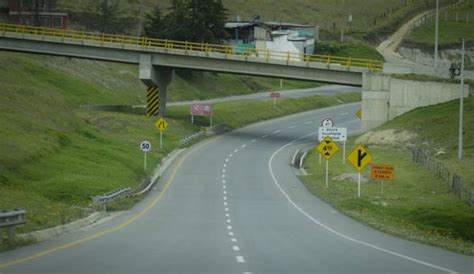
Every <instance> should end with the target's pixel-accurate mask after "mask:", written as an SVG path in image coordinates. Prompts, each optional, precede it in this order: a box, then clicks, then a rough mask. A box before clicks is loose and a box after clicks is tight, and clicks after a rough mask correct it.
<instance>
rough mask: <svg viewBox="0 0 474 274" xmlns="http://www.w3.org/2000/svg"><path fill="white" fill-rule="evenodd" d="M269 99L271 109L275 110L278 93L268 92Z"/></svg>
mask: <svg viewBox="0 0 474 274" xmlns="http://www.w3.org/2000/svg"><path fill="white" fill-rule="evenodd" d="M270 97H271V98H273V108H276V101H277V99H278V98H280V93H279V92H270Z"/></svg>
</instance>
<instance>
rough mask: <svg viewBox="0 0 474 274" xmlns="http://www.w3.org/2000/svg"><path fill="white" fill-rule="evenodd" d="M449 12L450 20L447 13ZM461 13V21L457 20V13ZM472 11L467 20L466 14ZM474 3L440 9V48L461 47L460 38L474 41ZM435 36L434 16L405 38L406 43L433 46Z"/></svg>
mask: <svg viewBox="0 0 474 274" xmlns="http://www.w3.org/2000/svg"><path fill="white" fill-rule="evenodd" d="M446 12H448V18H447V19H448V20H446V18H445V14H446ZM456 13H458V14H460V17H459V21H458V22H456V21H455V18H454V16H455V14H456ZM467 13H470V16H471V18H470V21H469V22H467V21H466V20H467V18H466V14H467ZM473 17H474V3H472V2H471V3H466V4H464V5H462V6H461V7H459V8H448V9H445V10H441V11H440V21H439V45H440V48H456V49H457V48H459V49H460V48H461V42H460V38H461V37H464V38H465V39H466V42H468V43H470V44H472V42H474V31H472V30H473V28H474V18H473ZM434 37H435V20H434V17H433V19H432V20H430V21H429V22H428V23H426V24H423V25H422V26H420V27H418V28H416V29H415V30H414V31H412V32H411V33H410V34H409V35H408V37H407V38H406V39H405V41H404V43H405V44H408V45H410V44H414V45H416V46H419V47H429V48H431V49H432V48H433V46H434V42H435V41H434Z"/></svg>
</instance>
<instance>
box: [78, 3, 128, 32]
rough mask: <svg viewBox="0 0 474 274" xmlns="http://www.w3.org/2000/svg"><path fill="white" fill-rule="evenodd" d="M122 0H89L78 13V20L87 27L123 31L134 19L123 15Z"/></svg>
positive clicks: (101, 30) (97, 29) (104, 30)
mask: <svg viewBox="0 0 474 274" xmlns="http://www.w3.org/2000/svg"><path fill="white" fill-rule="evenodd" d="M123 13H124V12H123V11H122V10H121V9H120V0H98V1H97V0H89V1H87V3H86V4H85V5H84V8H83V9H82V10H81V12H79V14H78V21H79V23H80V24H81V25H83V26H85V27H86V28H87V29H90V30H96V31H100V32H107V33H123V32H124V29H127V28H129V27H130V26H131V25H132V23H133V21H132V20H131V19H130V18H127V17H122V16H120V14H123Z"/></svg>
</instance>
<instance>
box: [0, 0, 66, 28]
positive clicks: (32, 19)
mask: <svg viewBox="0 0 474 274" xmlns="http://www.w3.org/2000/svg"><path fill="white" fill-rule="evenodd" d="M67 19H68V14H67V13H64V12H60V11H59V10H58V7H57V0H0V22H5V23H12V24H24V25H30V26H40V27H48V28H61V29H62V28H66V24H67Z"/></svg>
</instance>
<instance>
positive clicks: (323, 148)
mask: <svg viewBox="0 0 474 274" xmlns="http://www.w3.org/2000/svg"><path fill="white" fill-rule="evenodd" d="M316 150H317V151H318V152H319V153H321V155H323V157H324V158H326V160H329V159H331V157H332V156H334V154H336V152H338V151H339V146H338V145H337V144H336V143H335V142H334V141H333V140H332V138H331V137H326V138H324V139H323V140H322V141H321V143H319V145H318V146H316Z"/></svg>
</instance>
